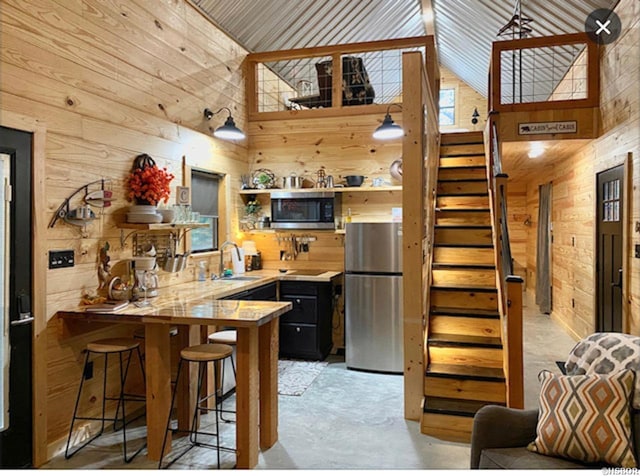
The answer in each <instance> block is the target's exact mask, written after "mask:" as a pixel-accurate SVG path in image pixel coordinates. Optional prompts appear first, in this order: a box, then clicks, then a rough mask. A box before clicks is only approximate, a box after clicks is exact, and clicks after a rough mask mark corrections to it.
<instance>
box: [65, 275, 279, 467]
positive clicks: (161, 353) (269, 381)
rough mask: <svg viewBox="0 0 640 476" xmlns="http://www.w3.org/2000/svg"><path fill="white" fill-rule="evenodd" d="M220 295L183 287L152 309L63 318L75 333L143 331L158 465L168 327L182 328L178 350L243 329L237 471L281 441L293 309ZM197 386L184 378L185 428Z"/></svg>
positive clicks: (166, 393) (200, 286) (80, 312)
mask: <svg viewBox="0 0 640 476" xmlns="http://www.w3.org/2000/svg"><path fill="white" fill-rule="evenodd" d="M264 280H265V281H267V280H273V278H267V277H265V278H264ZM259 281H262V279H261V280H259ZM255 284H258V283H255ZM163 291H164V290H163ZM220 294H221V293H220V288H219V286H217V285H213V284H212V283H211V282H204V283H185V284H182V285H177V286H172V287H170V288H167V289H166V292H163V293H162V294H161V296H159V297H157V298H154V299H152V300H151V305H150V306H148V307H142V308H138V307H136V306H134V305H133V304H130V305H129V306H127V308H125V309H122V310H120V311H117V312H112V313H95V312H88V311H86V310H85V308H83V307H81V308H78V309H75V310H70V311H59V312H58V316H59V317H61V318H62V319H64V320H65V323H66V324H67V325H69V326H70V327H72V326H73V323H74V321H82V322H97V323H114V324H134V325H144V326H145V355H146V359H145V360H146V404H147V408H146V415H147V416H146V418H147V449H148V458H149V459H151V460H155V461H157V460H159V459H160V452H161V449H162V440H163V437H164V430H165V426H166V423H167V417H168V412H169V406H170V404H171V382H170V379H171V362H170V360H171V352H169V350H168V349H170V342H169V327H170V326H177V327H178V339H180V341H179V345H180V347H181V348H183V347H187V346H189V345H193V344H196V343H199V342H200V334H201V333H200V327H201V326H210V325H214V326H233V327H235V328H237V330H238V342H237V349H236V352H237V384H236V399H237V416H236V418H237V422H236V425H237V428H236V444H237V446H236V448H237V467H238V468H242V469H247V468H253V467H254V466H255V465H256V464H257V463H258V452H259V449H260V448H262V449H267V448H270V447H271V446H272V445H273V444H274V443H275V442H276V441H277V440H278V321H279V316H280V315H282V314H283V313H285V312H287V311H288V310H290V309H291V308H292V305H291V303H290V302H271V301H233V300H216V298H217V297H220ZM223 294H226V293H223ZM193 373H194V374H195V372H193ZM193 380H194V375H190V374H189V373H188V372H185V373H184V374H183V375H182V376H181V379H180V382H177V385H178V395H179V397H178V409H177V410H178V420H179V422H180V424H182V423H184V422H187V421H189V416H188V415H189V412H190V409H192V408H193V405H192V404H191V402H193V400H194V399H195V398H196V395H195V385H193V384H191V385H190V383H193ZM187 426H188V425H187ZM183 427H184V426H183ZM169 443H170V440H169ZM169 448H170V447H169Z"/></svg>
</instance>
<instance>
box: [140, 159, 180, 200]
mask: <svg viewBox="0 0 640 476" xmlns="http://www.w3.org/2000/svg"><path fill="white" fill-rule="evenodd" d="M174 178H175V176H174V175H173V174H171V173H169V172H168V171H167V168H166V167H164V168H162V169H161V168H159V167H158V166H157V165H156V163H155V161H154V160H153V159H152V158H151V157H150V156H148V155H147V154H141V155H139V156H138V157H136V158H135V160H134V162H133V169H132V171H131V173H130V174H129V200H135V201H136V203H138V204H147V205H157V204H158V203H160V202H161V201H163V200H164V203H167V201H168V200H169V195H170V193H171V188H170V187H169V184H170V183H171V181H172V180H173V179H174Z"/></svg>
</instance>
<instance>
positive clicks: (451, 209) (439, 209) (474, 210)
mask: <svg viewBox="0 0 640 476" xmlns="http://www.w3.org/2000/svg"><path fill="white" fill-rule="evenodd" d="M490 211H491V209H489V208H468V207H466V208H456V207H444V208H442V207H437V208H436V212H459V213H467V212H472V213H480V212H482V213H489V212H490Z"/></svg>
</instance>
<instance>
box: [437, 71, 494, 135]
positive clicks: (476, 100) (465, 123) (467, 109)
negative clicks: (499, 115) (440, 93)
mask: <svg viewBox="0 0 640 476" xmlns="http://www.w3.org/2000/svg"><path fill="white" fill-rule="evenodd" d="M440 88H441V89H451V88H454V89H455V90H456V91H457V94H456V123H455V125H453V126H440V130H441V131H442V132H453V131H454V130H468V131H482V130H484V125H485V123H486V121H487V113H488V110H487V98H486V97H484V96H483V95H482V94H480V93H479V92H478V91H476V90H475V89H473V88H472V87H471V86H469V85H468V84H467V83H465V82H464V81H462V80H461V79H460V78H458V77H457V76H456V75H455V74H453V73H452V72H451V71H450V70H448V69H447V68H445V67H444V66H440ZM436 93H437V92H436ZM475 108H478V113H479V114H480V117H478V123H477V124H476V125H475V126H474V125H473V124H471V117H472V115H473V110H474V109H475Z"/></svg>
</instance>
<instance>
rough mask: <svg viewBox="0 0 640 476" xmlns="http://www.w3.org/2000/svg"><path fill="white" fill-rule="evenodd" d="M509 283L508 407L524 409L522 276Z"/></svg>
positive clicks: (507, 322) (507, 323) (511, 276)
mask: <svg viewBox="0 0 640 476" xmlns="http://www.w3.org/2000/svg"><path fill="white" fill-rule="evenodd" d="M506 282H507V312H506V316H507V318H506V324H505V325H506V332H505V335H506V337H507V346H506V349H507V358H506V359H505V364H506V366H507V369H506V372H505V375H506V376H507V406H508V407H509V408H524V366H523V363H522V283H523V282H524V280H523V279H522V278H521V277H520V276H513V275H509V276H507V278H506Z"/></svg>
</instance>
